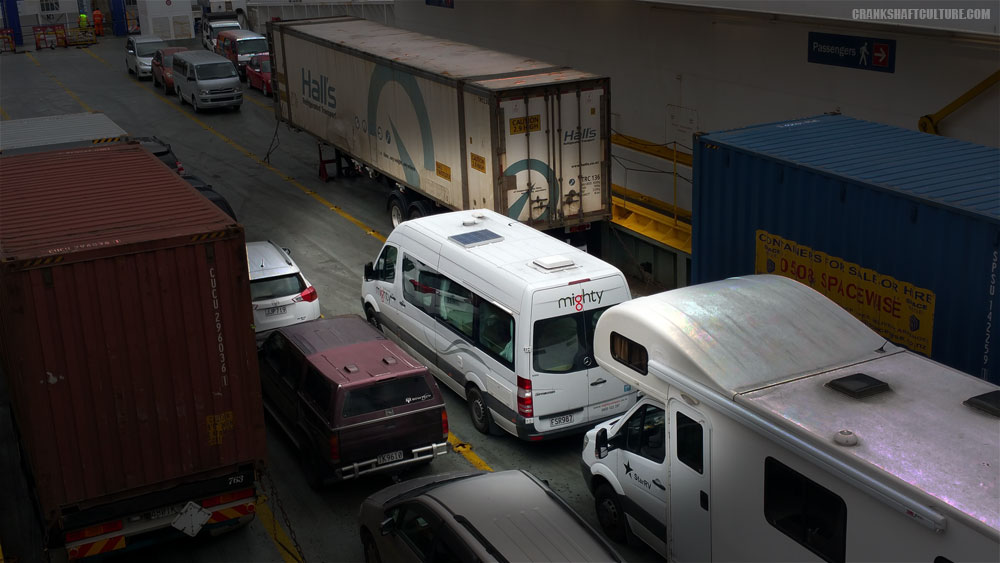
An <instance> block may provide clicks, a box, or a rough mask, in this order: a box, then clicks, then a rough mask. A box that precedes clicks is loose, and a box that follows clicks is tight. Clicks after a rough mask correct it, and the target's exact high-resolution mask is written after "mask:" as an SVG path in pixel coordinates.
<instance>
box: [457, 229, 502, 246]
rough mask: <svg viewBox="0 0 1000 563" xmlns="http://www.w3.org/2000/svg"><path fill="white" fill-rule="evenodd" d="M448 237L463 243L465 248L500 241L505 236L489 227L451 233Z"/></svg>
mask: <svg viewBox="0 0 1000 563" xmlns="http://www.w3.org/2000/svg"><path fill="white" fill-rule="evenodd" d="M448 239H449V240H453V241H455V242H457V243H458V244H461V245H462V246H464V247H465V248H472V247H473V246H479V245H482V244H489V243H491V242H500V241H502V240H503V237H502V236H500V235H498V234H496V233H494V232H493V231H491V230H489V229H479V230H478V231H469V232H468V233H460V234H457V235H451V236H450V237H448Z"/></svg>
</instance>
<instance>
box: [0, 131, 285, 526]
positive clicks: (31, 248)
mask: <svg viewBox="0 0 1000 563" xmlns="http://www.w3.org/2000/svg"><path fill="white" fill-rule="evenodd" d="M252 324H253V319H252V312H251V307H250V289H249V276H248V272H247V261H246V246H245V239H244V233H243V228H242V226H240V225H238V224H236V223H235V222H233V220H232V219H230V218H229V217H228V216H227V215H225V214H224V213H223V212H222V211H220V210H219V209H218V208H217V207H216V206H215V205H213V204H212V203H211V202H209V201H208V200H207V199H205V198H204V197H202V196H201V195H200V194H199V193H198V192H197V191H196V190H195V189H194V188H192V187H191V186H190V185H188V184H187V183H186V182H185V181H184V180H183V179H182V178H180V177H179V176H178V175H177V174H175V173H173V172H172V171H171V170H169V169H168V168H167V167H166V166H165V165H164V164H163V163H161V162H160V161H159V160H158V159H157V158H156V157H155V156H153V155H152V154H150V153H149V152H147V151H146V150H145V149H143V148H142V147H140V146H139V145H137V144H127V145H118V146H111V147H101V148H87V149H82V150H76V151H65V152H48V153H36V154H29V155H23V156H11V157H3V158H0V358H2V372H3V374H4V376H5V377H6V378H7V379H8V384H9V387H10V390H11V400H12V407H13V411H14V413H15V418H16V422H17V426H18V430H19V433H20V438H21V443H22V447H23V450H24V452H25V454H26V457H27V461H28V465H29V466H30V470H31V472H32V474H33V477H34V483H35V486H36V492H37V497H38V502H39V506H40V509H41V511H42V517H43V518H44V520H45V521H46V522H47V524H48V525H49V526H50V527H51V528H61V529H71V528H73V527H74V526H77V527H81V526H86V525H92V524H94V523H96V520H95V519H100V518H105V519H107V518H109V517H117V518H121V517H123V516H125V515H127V514H126V512H127V511H132V512H133V513H139V512H142V511H149V510H151V509H153V508H155V507H156V506H166V505H176V504H177V503H184V502H187V501H188V500H196V499H193V498H192V499H188V498H186V497H183V496H182V497H178V496H177V495H178V494H187V495H188V496H192V495H206V494H208V493H213V494H218V493H217V490H218V487H216V488H215V489H213V488H212V487H213V486H214V485H212V484H211V483H218V482H220V481H225V479H222V477H224V476H226V475H231V474H232V473H233V472H234V471H243V472H244V474H246V472H247V471H252V468H253V467H256V466H257V464H258V462H260V461H262V460H263V459H264V455H265V432H264V419H263V407H262V403H261V391H260V381H259V378H258V373H257V356H256V345H255V339H254V330H253V327H252ZM248 466H249V467H250V469H248ZM230 481H231V479H230ZM241 484H242V487H243V488H246V487H248V486H250V487H252V486H253V485H254V484H253V483H252V482H251V483H241ZM171 492H173V493H176V494H173V496H171V495H172V493H171ZM95 507H96V509H95ZM88 509H95V510H90V511H89V512H88ZM126 522H127V520H126ZM126 527H127V525H126Z"/></svg>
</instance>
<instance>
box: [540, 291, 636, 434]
mask: <svg viewBox="0 0 1000 563" xmlns="http://www.w3.org/2000/svg"><path fill="white" fill-rule="evenodd" d="M628 299H629V292H628V286H627V284H626V283H625V280H624V278H622V277H621V276H617V275H616V276H607V277H605V278H600V279H596V280H589V279H588V280H585V281H580V282H575V283H571V284H569V285H566V286H563V287H558V288H551V289H544V290H539V291H537V292H535V294H534V295H533V296H532V307H531V316H530V319H531V364H530V366H529V369H530V374H531V386H532V397H533V405H534V414H535V419H536V420H535V428H536V430H538V431H539V432H546V431H550V430H558V429H559V428H560V427H564V426H573V425H577V424H582V423H585V422H588V421H590V420H597V419H601V418H606V417H608V416H611V415H613V414H617V413H620V412H624V411H625V410H627V409H628V408H629V407H631V406H632V404H633V403H634V402H635V392H634V391H632V390H631V388H629V387H627V386H626V385H625V383H624V382H622V381H621V380H619V379H618V378H616V377H614V376H612V375H611V374H609V373H608V372H606V371H605V370H604V369H603V368H601V367H600V366H598V365H597V362H596V361H594V353H593V330H594V327H595V326H596V325H597V319H599V318H600V315H601V314H602V313H603V312H604V311H605V310H607V309H608V308H609V307H611V306H612V305H615V304H617V303H620V302H622V301H626V300H628Z"/></svg>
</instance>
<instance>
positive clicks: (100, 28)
mask: <svg viewBox="0 0 1000 563" xmlns="http://www.w3.org/2000/svg"><path fill="white" fill-rule="evenodd" d="M94 35H96V36H102V35H104V14H102V13H101V10H100V9H98V8H94Z"/></svg>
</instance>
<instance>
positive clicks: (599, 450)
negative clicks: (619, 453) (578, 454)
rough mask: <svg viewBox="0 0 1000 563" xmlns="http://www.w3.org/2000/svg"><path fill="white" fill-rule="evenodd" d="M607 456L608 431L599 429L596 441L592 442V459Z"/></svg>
mask: <svg viewBox="0 0 1000 563" xmlns="http://www.w3.org/2000/svg"><path fill="white" fill-rule="evenodd" d="M607 456H608V429H607V428H601V429H600V430H598V431H597V439H596V440H594V457H596V458H597V459H604V458H605V457H607Z"/></svg>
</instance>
